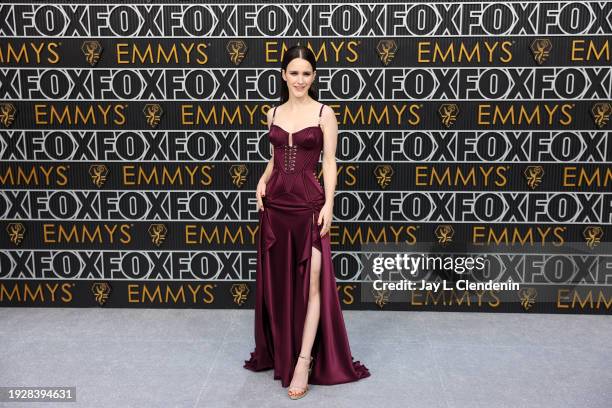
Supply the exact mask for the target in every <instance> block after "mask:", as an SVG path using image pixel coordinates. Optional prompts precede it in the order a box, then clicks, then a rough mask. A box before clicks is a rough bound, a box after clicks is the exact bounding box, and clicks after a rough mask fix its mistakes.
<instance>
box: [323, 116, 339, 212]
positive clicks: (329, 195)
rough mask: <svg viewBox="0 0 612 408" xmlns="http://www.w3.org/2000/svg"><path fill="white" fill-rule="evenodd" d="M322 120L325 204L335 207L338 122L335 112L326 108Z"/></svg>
mask: <svg viewBox="0 0 612 408" xmlns="http://www.w3.org/2000/svg"><path fill="white" fill-rule="evenodd" d="M321 116H322V118H321V127H322V129H323V160H322V168H323V184H324V187H325V203H326V204H327V203H330V205H331V206H332V207H333V205H334V192H335V191H336V184H337V179H338V169H337V165H336V145H337V144H338V121H337V120H336V114H335V113H334V111H333V110H332V109H331V108H329V107H327V106H325V107H324V108H323V113H322V115H321Z"/></svg>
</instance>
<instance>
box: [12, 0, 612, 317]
mask: <svg viewBox="0 0 612 408" xmlns="http://www.w3.org/2000/svg"><path fill="white" fill-rule="evenodd" d="M611 21H612V2H609V1H581V2H573V1H520V2H514V1H506V2H476V1H466V2H462V1H453V2H408V3H386V2H385V3H383V2H379V3H377V2H363V3H359V2H357V3H351V4H343V3H337V4H336V3H332V2H325V3H299V4H295V3H286V4H284V3H282V2H281V3H279V2H274V3H266V2H260V3H257V2H242V3H240V2H231V1H230V2H228V1H226V2H224V3H223V4H219V3H215V4H213V3H211V4H206V3H203V2H197V3H195V2H180V3H174V4H172V3H158V2H137V3H132V4H126V3H125V2H108V1H103V2H87V3H84V2H68V3H63V2H60V3H57V4H49V3H47V2H27V3H26V2H16V3H3V4H1V5H0V35H1V38H0V156H1V164H0V218H1V219H0V221H1V223H0V224H1V229H0V248H1V250H0V306H57V307H98V306H104V307H164V308H183V307H189V308H251V307H253V301H254V294H255V274H256V263H255V260H256V252H255V248H256V242H257V236H258V217H257V215H258V214H257V209H256V200H255V187H256V184H257V181H258V179H259V177H260V176H261V173H262V172H263V170H264V167H265V165H266V163H267V161H268V160H269V158H270V153H271V151H270V144H269V143H268V140H267V134H266V132H267V124H266V116H265V114H266V112H267V110H268V109H270V108H271V107H272V106H273V105H275V104H277V103H278V100H279V95H280V93H279V91H280V86H281V82H282V78H281V76H280V62H281V59H282V57H283V53H284V51H285V50H286V49H287V48H289V47H290V46H292V45H294V44H297V43H299V44H302V45H305V46H307V47H309V48H310V49H312V51H313V52H314V54H315V55H316V58H317V64H318V66H317V77H318V82H317V84H316V87H317V91H318V95H319V100H320V101H321V102H323V103H325V104H327V105H329V106H331V107H332V108H333V109H334V111H335V113H336V115H337V119H338V123H339V135H338V149H337V159H338V185H337V190H336V196H335V207H334V217H335V218H334V223H333V227H332V231H331V239H332V251H333V257H334V265H335V272H336V279H337V283H338V293H339V297H340V301H341V304H342V307H343V308H344V309H376V310H392V309H393V310H440V311H458V310H461V311H485V312H495V311H503V312H509V311H510V312H521V313H529V312H547V313H611V311H612V287H610V284H611V283H612V257H611V256H610V255H611V253H612V251H611V250H610V246H609V244H607V243H608V242H609V241H610V239H611V238H612V228H611V225H612V193H611V191H612V167H611V164H610V163H612V133H611V131H610V129H611V124H610V114H611V112H612V105H611V93H612V92H611V89H612V75H611V49H610V48H611V47H612V41H611V40H612V37H611V34H612V22H611ZM319 169H320V167H319ZM319 177H320V179H321V181H322V177H321V174H319ZM385 244H387V245H389V248H394V250H398V249H400V250H402V251H406V252H411V251H413V249H415V248H418V245H419V244H425V245H427V246H428V247H429V248H430V251H431V252H440V251H441V253H444V252H449V253H450V252H453V251H459V252H460V251H461V250H466V251H467V252H469V253H475V252H479V253H480V254H481V255H483V254H484V255H486V258H487V263H488V265H489V266H490V267H489V268H487V271H486V273H482V274H481V276H477V275H474V276H471V279H472V280H479V279H480V280H485V279H495V280H499V281H507V280H510V279H511V280H513V281H514V282H518V283H520V284H521V289H520V290H517V291H513V292H510V293H509V295H508V296H505V297H504V296H501V294H500V293H499V292H498V291H496V290H476V291H475V290H450V291H434V290H431V289H427V288H424V289H418V290H413V291H411V292H401V293H391V291H387V290H376V289H374V288H373V286H372V284H371V281H372V279H373V276H372V273H371V271H370V270H368V268H367V267H366V266H365V265H366V263H367V262H366V261H367V260H368V259H371V257H372V256H374V255H375V253H374V250H373V248H379V249H380V247H381V245H383V246H384V245H385ZM475 248H477V249H478V251H474V249H475ZM365 294H369V296H365ZM366 297H367V298H368V299H367V300H366Z"/></svg>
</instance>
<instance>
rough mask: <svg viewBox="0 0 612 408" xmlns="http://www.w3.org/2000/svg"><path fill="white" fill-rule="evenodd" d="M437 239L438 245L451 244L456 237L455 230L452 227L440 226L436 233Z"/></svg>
mask: <svg viewBox="0 0 612 408" xmlns="http://www.w3.org/2000/svg"><path fill="white" fill-rule="evenodd" d="M435 234H436V238H437V239H438V243H439V244H442V245H446V244H448V243H449V242H452V241H453V236H454V235H455V230H454V229H453V227H452V225H448V224H444V225H438V227H437V228H436V231H435Z"/></svg>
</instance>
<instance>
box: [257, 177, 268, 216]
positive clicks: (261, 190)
mask: <svg viewBox="0 0 612 408" xmlns="http://www.w3.org/2000/svg"><path fill="white" fill-rule="evenodd" d="M255 195H256V196H257V210H258V211H263V210H264V206H263V199H262V197H264V196H265V195H266V182H265V181H264V180H263V179H259V183H257V190H256V192H255Z"/></svg>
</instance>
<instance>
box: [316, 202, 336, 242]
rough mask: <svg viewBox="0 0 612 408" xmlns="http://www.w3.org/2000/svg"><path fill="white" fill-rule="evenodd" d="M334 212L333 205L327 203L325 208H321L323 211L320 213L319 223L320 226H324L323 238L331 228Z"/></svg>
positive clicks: (322, 229)
mask: <svg viewBox="0 0 612 408" xmlns="http://www.w3.org/2000/svg"><path fill="white" fill-rule="evenodd" d="M333 212H334V206H333V203H330V202H328V203H325V204H324V205H323V207H321V211H319V221H318V224H319V225H322V228H321V237H323V236H324V235H325V234H327V233H328V232H329V230H330V228H331V223H332V217H333Z"/></svg>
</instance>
